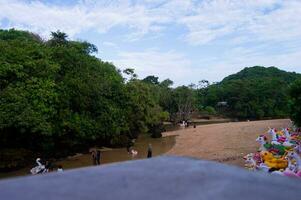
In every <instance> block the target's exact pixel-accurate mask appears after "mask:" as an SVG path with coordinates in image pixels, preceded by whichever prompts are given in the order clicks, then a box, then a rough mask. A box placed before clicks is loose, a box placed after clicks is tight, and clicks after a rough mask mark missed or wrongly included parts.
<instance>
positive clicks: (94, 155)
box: [91, 149, 96, 165]
mask: <svg viewBox="0 0 301 200" xmlns="http://www.w3.org/2000/svg"><path fill="white" fill-rule="evenodd" d="M91 157H92V162H93V165H96V150H95V149H92V151H91Z"/></svg>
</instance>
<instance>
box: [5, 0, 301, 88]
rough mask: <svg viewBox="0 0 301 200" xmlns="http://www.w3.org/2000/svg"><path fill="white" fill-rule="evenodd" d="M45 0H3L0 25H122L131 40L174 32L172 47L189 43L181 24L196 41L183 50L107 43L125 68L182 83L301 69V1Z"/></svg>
mask: <svg viewBox="0 0 301 200" xmlns="http://www.w3.org/2000/svg"><path fill="white" fill-rule="evenodd" d="M43 2H45V1H43ZM43 2H42V1H37V0H36V1H21V0H0V26H1V27H4V26H5V28H10V27H15V28H22V29H27V30H31V31H33V32H38V33H40V34H42V35H43V36H44V37H45V36H49V32H50V31H55V30H58V29H59V30H61V31H64V32H66V33H67V34H68V35H69V36H71V37H75V35H76V34H79V33H82V32H88V31H90V30H93V31H97V32H99V33H107V32H109V31H114V30H117V31H118V32H117V33H118V34H119V31H120V30H122V31H121V32H122V34H126V36H127V37H126V39H128V41H137V39H141V38H142V37H145V36H146V35H147V36H148V37H151V38H152V39H153V40H154V41H155V38H158V36H159V35H163V34H170V35H168V37H171V38H174V40H175V45H174V46H172V47H170V48H172V49H175V48H176V47H177V45H178V46H179V45H183V44H182V43H178V42H179V41H178V40H177V38H178V35H177V34H178V33H175V34H174V35H173V33H170V32H171V31H169V32H168V31H166V30H168V29H169V28H170V27H171V28H173V27H174V26H177V28H179V27H180V28H179V29H181V32H180V34H183V35H182V36H183V37H180V38H184V40H185V41H186V42H187V43H189V44H191V45H194V46H196V47H190V48H189V47H186V46H185V48H183V49H185V50H187V52H185V54H184V53H179V52H181V51H183V50H182V49H181V48H179V49H176V50H177V51H175V50H174V51H167V52H166V51H165V52H164V51H162V50H158V49H159V48H161V47H160V45H159V46H157V47H156V46H152V44H147V43H143V41H142V43H141V44H142V45H143V46H146V48H147V50H142V51H138V50H135V48H137V47H135V46H134V45H133V47H132V46H129V47H127V46H126V45H120V46H117V44H119V42H120V41H118V42H116V41H114V40H111V38H110V37H109V36H108V37H106V41H105V42H102V45H104V46H107V47H110V48H115V51H120V53H119V54H118V55H117V56H116V58H111V60H112V61H113V62H114V63H115V64H117V66H119V67H121V68H127V67H131V68H135V69H136V71H137V73H138V74H139V75H140V77H141V78H142V77H144V76H147V75H150V74H153V75H156V76H159V77H160V78H161V79H165V78H170V79H172V80H174V81H175V82H176V83H177V85H180V84H189V83H190V82H194V83H196V82H197V81H199V80H201V79H209V80H210V81H216V80H221V79H222V78H223V77H224V76H226V75H229V74H231V73H234V72H237V71H239V70H240V69H241V68H242V67H247V66H253V65H266V66H271V65H275V66H280V67H281V68H282V69H286V70H291V71H292V70H298V71H299V72H301V65H300V61H299V60H300V59H299V58H300V57H301V17H300V14H301V1H300V0H285V1H283V0H200V1H196V0H154V1H153V0H141V1H132V0H112V1H110V0H102V1H97V0H80V1H78V2H77V3H75V4H73V5H64V6H63V5H60V6H58V5H54V4H50V3H43ZM115 28H116V29H115ZM172 30H173V29H172ZM165 31H166V33H165ZM115 33H116V32H115ZM140 41H141V40H140ZM156 43H157V42H156ZM136 44H138V43H136ZM204 44H206V45H208V46H210V45H212V46H214V45H216V44H218V45H216V46H217V47H215V48H219V47H221V49H226V50H225V51H226V52H222V50H220V49H216V50H218V52H219V53H218V54H216V55H214V52H213V53H207V52H206V49H204V48H206V46H205V45H204ZM283 44H284V45H283ZM138 45H139V44H138ZM138 45H137V46H138ZM208 46H207V47H208ZM279 46H280V47H281V48H278V47H279ZM154 47H155V48H156V49H151V48H154ZM122 48H127V49H130V51H127V52H126V51H125V50H124V49H122ZM168 48H169V47H165V48H164V49H168ZM275 49H276V50H275ZM198 51H200V52H204V53H205V55H200V57H199V58H191V57H190V53H191V52H192V54H194V55H196V54H198ZM110 56H111V55H110ZM196 59H200V60H196Z"/></svg>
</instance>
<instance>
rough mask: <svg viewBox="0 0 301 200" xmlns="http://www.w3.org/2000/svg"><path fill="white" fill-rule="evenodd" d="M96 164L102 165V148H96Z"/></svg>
mask: <svg viewBox="0 0 301 200" xmlns="http://www.w3.org/2000/svg"><path fill="white" fill-rule="evenodd" d="M96 165H100V150H99V149H97V150H96Z"/></svg>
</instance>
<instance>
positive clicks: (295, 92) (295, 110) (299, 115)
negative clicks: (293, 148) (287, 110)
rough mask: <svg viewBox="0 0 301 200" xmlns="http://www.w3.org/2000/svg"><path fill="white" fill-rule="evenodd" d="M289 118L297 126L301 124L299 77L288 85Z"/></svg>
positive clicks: (300, 81) (300, 86)
mask: <svg viewBox="0 0 301 200" xmlns="http://www.w3.org/2000/svg"><path fill="white" fill-rule="evenodd" d="M290 97H291V118H292V120H293V121H294V122H295V124H296V125H297V126H299V127H300V126H301V79H299V80H297V81H295V82H294V83H293V84H292V85H291V87H290Z"/></svg>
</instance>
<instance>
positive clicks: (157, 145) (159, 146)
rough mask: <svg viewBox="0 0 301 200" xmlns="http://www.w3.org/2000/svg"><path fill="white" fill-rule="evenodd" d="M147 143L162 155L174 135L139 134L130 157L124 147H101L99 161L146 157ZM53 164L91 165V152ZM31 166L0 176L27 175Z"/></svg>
mask: <svg viewBox="0 0 301 200" xmlns="http://www.w3.org/2000/svg"><path fill="white" fill-rule="evenodd" d="M148 144H152V149H153V156H158V155H162V154H164V153H166V152H167V151H169V150H170V149H171V148H172V147H173V145H174V144H175V136H169V137H163V138H150V137H149V136H146V135H141V136H139V138H138V139H137V140H136V142H135V144H134V147H133V148H134V149H135V150H136V151H138V155H137V156H135V157H132V156H131V155H130V154H128V152H127V150H126V148H117V149H102V150H101V161H100V162H101V164H107V163H114V162H121V161H127V160H137V159H143V158H146V157H147V149H148ZM54 164H55V165H62V166H63V168H64V169H72V168H79V167H87V166H91V165H93V163H92V158H91V154H88V153H87V154H79V155H76V156H73V157H70V158H66V159H64V160H62V161H58V162H55V163H54ZM31 167H33V166H29V167H26V168H23V169H20V170H17V171H13V172H8V173H1V174H0V178H8V177H15V176H23V175H28V174H29V170H30V169H31Z"/></svg>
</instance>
